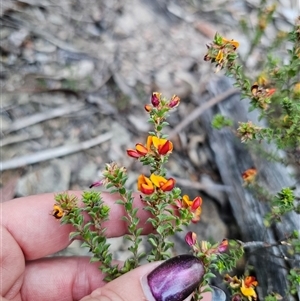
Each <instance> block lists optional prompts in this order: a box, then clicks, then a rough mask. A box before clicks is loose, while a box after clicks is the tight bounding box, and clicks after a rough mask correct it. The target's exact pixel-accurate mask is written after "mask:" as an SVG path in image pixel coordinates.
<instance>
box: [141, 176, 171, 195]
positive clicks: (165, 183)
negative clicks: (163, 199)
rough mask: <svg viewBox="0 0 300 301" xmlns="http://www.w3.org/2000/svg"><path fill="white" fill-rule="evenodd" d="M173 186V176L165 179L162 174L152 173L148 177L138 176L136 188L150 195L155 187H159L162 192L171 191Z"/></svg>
mask: <svg viewBox="0 0 300 301" xmlns="http://www.w3.org/2000/svg"><path fill="white" fill-rule="evenodd" d="M174 186H175V180H174V179H173V178H170V179H166V178H164V177H162V176H159V175H156V174H152V175H151V176H150V178H147V177H146V176H144V175H140V176H139V177H138V190H139V191H141V192H142V193H144V194H147V195H150V194H152V193H153V192H154V191H155V189H160V190H162V191H163V192H167V191H171V190H172V189H173V188H174Z"/></svg>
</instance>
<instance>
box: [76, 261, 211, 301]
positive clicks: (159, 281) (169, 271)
mask: <svg viewBox="0 0 300 301" xmlns="http://www.w3.org/2000/svg"><path fill="white" fill-rule="evenodd" d="M203 275H204V268H203V265H202V264H201V263H200V261H199V260H198V259H197V258H195V257H194V256H191V255H181V256H177V257H174V258H172V259H170V260H167V261H165V262H163V263H162V264H161V263H157V262H156V263H150V264H146V265H144V266H141V267H139V268H137V269H135V270H132V271H130V272H128V273H126V274H125V275H123V276H121V277H119V278H117V279H115V280H113V281H112V282H109V283H108V284H106V285H104V286H103V287H101V288H98V289H97V290H95V291H94V292H92V293H91V294H90V295H89V296H86V297H84V298H83V299H82V300H81V301H128V300H130V301H140V300H148V301H158V300H169V301H175V300H176V301H183V300H185V299H186V298H188V297H189V296H190V295H191V294H192V292H193V291H194V290H195V289H196V288H197V287H198V286H199V284H200V283H201V281H202V279H203V278H202V277H203ZM202 300H203V301H211V294H210V293H206V294H203V299H202Z"/></svg>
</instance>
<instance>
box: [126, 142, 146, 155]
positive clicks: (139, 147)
mask: <svg viewBox="0 0 300 301" xmlns="http://www.w3.org/2000/svg"><path fill="white" fill-rule="evenodd" d="M147 153H148V149H147V148H146V147H145V146H144V145H143V144H141V143H137V144H136V145H135V149H128V150H127V155H128V156H130V157H132V158H136V159H138V158H140V157H144V156H146V155H147Z"/></svg>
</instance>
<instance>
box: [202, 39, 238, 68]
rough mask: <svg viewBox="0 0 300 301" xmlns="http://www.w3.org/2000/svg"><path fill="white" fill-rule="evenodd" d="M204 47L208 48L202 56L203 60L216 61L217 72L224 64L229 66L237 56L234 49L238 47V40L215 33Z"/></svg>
mask: <svg viewBox="0 0 300 301" xmlns="http://www.w3.org/2000/svg"><path fill="white" fill-rule="evenodd" d="M206 47H207V49H208V50H207V53H206V55H205V56H204V60H205V61H211V62H212V63H216V66H217V70H216V72H218V71H220V70H221V69H223V68H224V67H225V66H227V67H230V66H231V64H232V63H233V62H234V61H235V59H236V58H237V53H236V49H237V48H238V47H239V42H237V41H235V40H227V39H225V38H223V37H222V36H221V35H220V34H218V33H216V34H215V37H214V40H213V42H212V43H211V44H208V45H206Z"/></svg>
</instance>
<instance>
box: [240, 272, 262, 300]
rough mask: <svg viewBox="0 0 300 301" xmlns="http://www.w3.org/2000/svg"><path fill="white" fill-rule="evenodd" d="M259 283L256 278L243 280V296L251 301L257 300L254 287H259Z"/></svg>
mask: <svg viewBox="0 0 300 301" xmlns="http://www.w3.org/2000/svg"><path fill="white" fill-rule="evenodd" d="M257 284H258V282H257V281H256V279H255V277H253V276H247V277H246V278H245V279H242V285H241V288H240V289H241V292H242V294H243V295H244V296H245V297H247V298H248V300H249V301H252V298H253V300H256V299H257V295H256V292H255V290H254V287H255V286H257Z"/></svg>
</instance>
